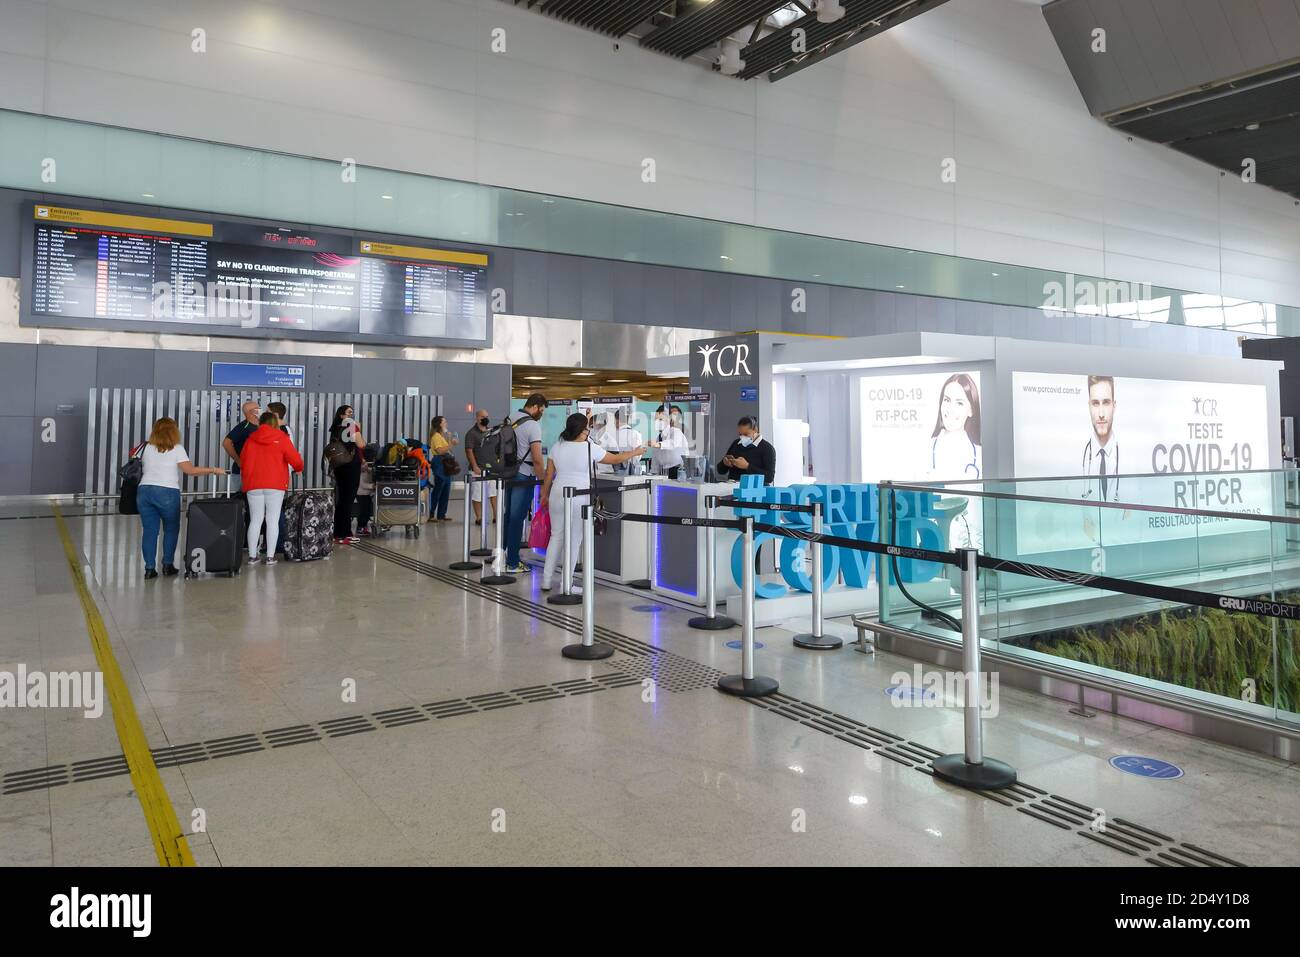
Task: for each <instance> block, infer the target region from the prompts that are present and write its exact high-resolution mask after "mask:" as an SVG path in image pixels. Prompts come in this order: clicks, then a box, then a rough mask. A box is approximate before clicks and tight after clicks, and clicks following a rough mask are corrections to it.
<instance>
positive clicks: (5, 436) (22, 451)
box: [0, 415, 85, 495]
mask: <svg viewBox="0 0 1300 957" xmlns="http://www.w3.org/2000/svg"><path fill="white" fill-rule="evenodd" d="M35 421H36V420H35V419H33V418H32V417H31V416H30V415H4V416H0V449H4V450H5V454H4V455H0V495H26V494H27V493H28V492H29V491H30V490H31V486H32V426H33V424H34V423H35ZM81 458H82V459H83V460H84V459H85V450H84V448H83V450H82V455H81ZM83 478H84V476H83Z"/></svg>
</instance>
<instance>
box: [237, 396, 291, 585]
mask: <svg viewBox="0 0 1300 957" xmlns="http://www.w3.org/2000/svg"><path fill="white" fill-rule="evenodd" d="M257 423H258V424H257V431H256V432H254V433H253V434H252V435H250V436H249V437H248V438H247V440H245V442H244V448H243V449H242V451H241V452H240V453H239V472H240V475H241V476H242V477H243V480H242V483H241V487H242V488H243V490H244V492H246V493H247V495H248V563H249V564H250V565H255V564H257V540H258V538H260V537H261V534H262V522H263V521H265V522H266V564H268V565H274V564H275V545H276V541H277V540H278V539H279V537H280V509H281V508H282V507H283V506H284V493H285V492H286V491H288V489H289V469H293V470H294V471H295V472H301V471H302V456H301V455H299V454H298V450H297V449H295V448H294V447H293V442H291V441H290V440H289V436H287V435H285V434H284V433H283V432H281V431H280V420H279V419H278V418H276V415H275V413H274V412H264V413H262V417H261V418H260V419H258V420H257Z"/></svg>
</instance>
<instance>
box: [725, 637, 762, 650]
mask: <svg viewBox="0 0 1300 957" xmlns="http://www.w3.org/2000/svg"><path fill="white" fill-rule="evenodd" d="M727 647H728V648H735V649H736V650H737V651H739V650H740V649H741V647H742V645H741V641H740V639H739V638H737V639H736V640H735V641H729V642H727ZM762 647H764V645H763V643H762V642H761V641H756V642H754V650H755V651H757V650H758V649H759V648H762Z"/></svg>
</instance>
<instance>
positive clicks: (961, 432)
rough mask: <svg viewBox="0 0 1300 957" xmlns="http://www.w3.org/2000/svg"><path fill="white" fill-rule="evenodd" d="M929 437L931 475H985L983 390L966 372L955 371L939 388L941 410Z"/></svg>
mask: <svg viewBox="0 0 1300 957" xmlns="http://www.w3.org/2000/svg"><path fill="white" fill-rule="evenodd" d="M930 439H931V441H930V478H931V479H933V480H937V481H942V480H958V479H977V478H980V477H981V476H982V475H983V452H982V450H981V449H980V393H979V388H978V387H977V386H976V385H975V380H974V379H972V378H971V377H970V376H969V375H967V374H966V373H965V372H954V373H953V374H952V375H950V376H949V377H948V379H947V381H945V382H944V384H943V388H942V389H941V390H940V391H939V413H938V416H937V417H936V418H935V423H934V432H932V433H931V434H930Z"/></svg>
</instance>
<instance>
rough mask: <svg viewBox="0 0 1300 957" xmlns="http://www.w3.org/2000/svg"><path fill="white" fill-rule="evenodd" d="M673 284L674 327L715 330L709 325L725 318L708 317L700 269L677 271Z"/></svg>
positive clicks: (702, 276)
mask: <svg viewBox="0 0 1300 957" xmlns="http://www.w3.org/2000/svg"><path fill="white" fill-rule="evenodd" d="M674 272H675V273H676V276H675V277H674V278H675V280H676V281H675V282H674V283H673V312H674V315H675V316H676V318H675V320H674V322H673V323H672V325H678V326H686V327H688V328H691V329H709V328H715V327H713V326H711V325H709V323H714V322H721V321H722V319H723V317H722V316H717V315H712V314H709V315H706V314H705V311H704V274H703V273H702V272H700V271H699V270H698V269H677V270H674Z"/></svg>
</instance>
